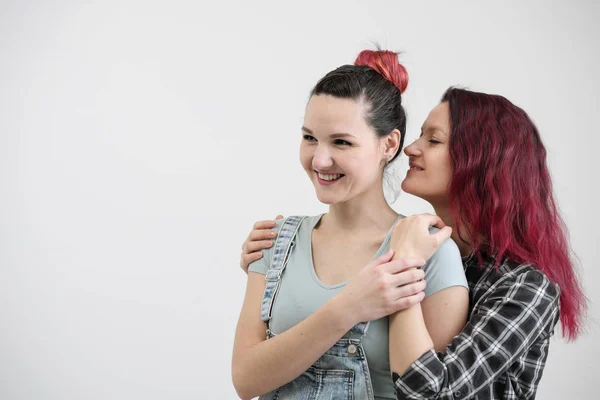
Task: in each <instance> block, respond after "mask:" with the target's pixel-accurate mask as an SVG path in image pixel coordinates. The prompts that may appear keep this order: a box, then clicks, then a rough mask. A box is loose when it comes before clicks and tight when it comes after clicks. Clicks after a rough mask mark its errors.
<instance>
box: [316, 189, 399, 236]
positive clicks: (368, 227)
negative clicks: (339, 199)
mask: <svg viewBox="0 0 600 400" xmlns="http://www.w3.org/2000/svg"><path fill="white" fill-rule="evenodd" d="M396 218H398V214H397V213H396V212H395V211H394V210H393V209H392V208H391V207H390V205H389V204H388V202H387V201H386V200H385V196H384V195H383V188H381V189H380V190H378V191H373V190H371V191H368V192H367V193H364V194H362V195H359V196H356V197H354V198H352V199H350V200H348V201H346V202H344V203H337V204H332V205H330V206H329V213H327V215H325V216H323V220H322V223H321V224H322V225H326V226H328V227H329V228H333V229H336V230H338V229H339V230H343V231H344V232H345V233H346V234H347V233H348V232H363V233H364V232H373V231H376V232H380V231H381V230H384V231H387V230H389V229H390V227H391V226H392V224H393V223H394V221H395V220H396Z"/></svg>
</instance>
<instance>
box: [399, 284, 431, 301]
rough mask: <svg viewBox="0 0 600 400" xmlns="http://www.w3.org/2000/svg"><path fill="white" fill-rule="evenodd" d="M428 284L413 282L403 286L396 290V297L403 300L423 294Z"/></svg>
mask: <svg viewBox="0 0 600 400" xmlns="http://www.w3.org/2000/svg"><path fill="white" fill-rule="evenodd" d="M426 286H427V283H426V282H425V281H418V282H413V283H410V284H408V285H404V286H401V287H399V288H396V289H395V290H394V292H393V293H394V297H396V299H401V298H402V297H410V296H414V295H415V294H418V293H421V292H422V291H424V290H425V287H426Z"/></svg>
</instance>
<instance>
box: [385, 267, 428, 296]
mask: <svg viewBox="0 0 600 400" xmlns="http://www.w3.org/2000/svg"><path fill="white" fill-rule="evenodd" d="M424 278H425V272H424V271H423V270H422V269H419V268H412V269H409V270H406V271H402V272H400V273H397V274H394V275H392V276H391V278H390V279H391V280H390V282H391V284H392V286H394V287H401V286H405V285H410V284H413V283H415V282H418V281H420V280H422V279H424ZM411 294H413V293H411Z"/></svg>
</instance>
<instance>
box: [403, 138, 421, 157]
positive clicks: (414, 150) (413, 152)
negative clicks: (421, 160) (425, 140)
mask: <svg viewBox="0 0 600 400" xmlns="http://www.w3.org/2000/svg"><path fill="white" fill-rule="evenodd" d="M404 154H406V155H407V156H409V157H417V156H420V155H421V149H420V148H419V146H418V144H417V140H415V141H414V142H412V143H411V144H409V145H408V146H406V147H405V148H404Z"/></svg>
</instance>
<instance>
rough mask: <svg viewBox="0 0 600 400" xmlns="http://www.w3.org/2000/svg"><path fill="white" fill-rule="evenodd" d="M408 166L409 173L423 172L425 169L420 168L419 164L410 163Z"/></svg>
mask: <svg viewBox="0 0 600 400" xmlns="http://www.w3.org/2000/svg"><path fill="white" fill-rule="evenodd" d="M408 166H409V167H410V170H411V171H423V170H424V169H425V168H423V167H421V166H420V165H419V164H417V163H416V162H413V161H411V162H410V163H409V164H408Z"/></svg>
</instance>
